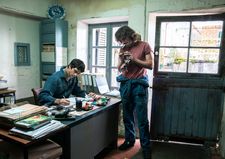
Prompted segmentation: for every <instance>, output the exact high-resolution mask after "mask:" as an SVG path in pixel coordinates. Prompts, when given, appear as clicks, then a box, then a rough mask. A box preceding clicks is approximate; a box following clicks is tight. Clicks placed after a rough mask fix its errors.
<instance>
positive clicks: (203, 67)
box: [188, 49, 219, 74]
mask: <svg viewBox="0 0 225 159" xmlns="http://www.w3.org/2000/svg"><path fill="white" fill-rule="evenodd" d="M189 59H190V60H189V61H190V62H189V67H188V72H190V73H214V74H216V73H218V65H219V49H190V57H189Z"/></svg>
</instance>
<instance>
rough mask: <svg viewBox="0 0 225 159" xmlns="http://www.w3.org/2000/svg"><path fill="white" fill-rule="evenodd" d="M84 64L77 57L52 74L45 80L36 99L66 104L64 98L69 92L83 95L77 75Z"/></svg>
mask: <svg viewBox="0 0 225 159" xmlns="http://www.w3.org/2000/svg"><path fill="white" fill-rule="evenodd" d="M84 70H85V64H84V62H83V61H81V60H79V59H73V60H72V61H71V62H70V64H69V65H68V66H67V67H64V68H61V69H60V71H57V72H55V73H54V74H52V75H51V76H50V77H49V78H48V79H47V81H46V82H45V85H44V88H43V89H42V91H41V92H40V94H39V96H38V99H39V102H40V104H42V105H46V106H50V105H68V104H70V102H69V101H68V100H67V99H66V98H68V97H69V96H70V95H71V94H72V95H75V96H78V97H85V91H83V90H81V88H80V86H79V85H78V79H77V76H78V75H79V74H80V73H82V72H84Z"/></svg>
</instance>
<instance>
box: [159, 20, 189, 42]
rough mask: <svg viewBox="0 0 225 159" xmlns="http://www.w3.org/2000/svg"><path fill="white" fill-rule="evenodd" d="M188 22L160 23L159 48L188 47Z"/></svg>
mask: <svg viewBox="0 0 225 159" xmlns="http://www.w3.org/2000/svg"><path fill="white" fill-rule="evenodd" d="M189 29H190V23H189V22H162V23H161V32H160V46H188V40H189Z"/></svg>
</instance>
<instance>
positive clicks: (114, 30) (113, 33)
mask: <svg viewBox="0 0 225 159" xmlns="http://www.w3.org/2000/svg"><path fill="white" fill-rule="evenodd" d="M120 27H121V26H120ZM120 27H113V29H112V46H121V44H120V43H118V42H117V41H116V38H115V33H116V31H117V30H118V29H119V28H120Z"/></svg>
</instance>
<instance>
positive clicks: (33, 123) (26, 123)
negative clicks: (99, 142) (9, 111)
mask: <svg viewBox="0 0 225 159" xmlns="http://www.w3.org/2000/svg"><path fill="white" fill-rule="evenodd" d="M50 121H51V117H49V116H46V115H42V114H37V115H34V116H31V117H28V118H25V119H22V120H19V121H17V122H15V127H17V128H23V129H33V130H34V129H37V128H39V127H41V126H44V125H46V124H48V123H50Z"/></svg>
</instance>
